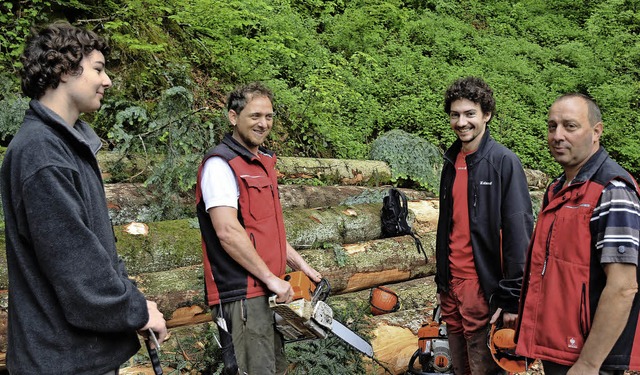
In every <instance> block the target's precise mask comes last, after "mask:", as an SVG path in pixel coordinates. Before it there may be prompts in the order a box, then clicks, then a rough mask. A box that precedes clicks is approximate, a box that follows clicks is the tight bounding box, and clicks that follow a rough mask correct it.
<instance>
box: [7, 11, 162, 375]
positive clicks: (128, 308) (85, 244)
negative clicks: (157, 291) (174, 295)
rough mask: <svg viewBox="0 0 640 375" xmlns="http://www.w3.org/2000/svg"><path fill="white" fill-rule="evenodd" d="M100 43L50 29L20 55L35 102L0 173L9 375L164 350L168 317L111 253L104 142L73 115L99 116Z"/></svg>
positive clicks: (103, 79)
mask: <svg viewBox="0 0 640 375" xmlns="http://www.w3.org/2000/svg"><path fill="white" fill-rule="evenodd" d="M107 51H108V48H107V44H106V43H105V41H104V40H103V39H102V38H100V37H99V36H97V35H96V34H95V33H93V32H91V31H87V30H84V29H81V28H77V27H74V26H71V25H69V24H67V23H55V24H52V25H49V26H47V27H45V28H43V29H42V30H41V31H40V32H38V33H35V34H33V35H32V36H31V37H30V39H29V40H28V41H27V46H26V48H25V50H24V53H23V54H22V56H21V61H22V65H23V69H22V72H21V74H22V90H23V92H24V94H25V95H27V96H28V97H30V98H31V99H32V100H31V102H30V103H29V109H28V110H27V111H26V114H25V117H24V121H23V123H22V126H21V128H20V130H19V131H18V132H17V133H16V135H15V137H14V138H13V139H12V141H11V143H10V144H9V147H8V148H7V151H6V154H5V158H4V162H3V164H2V169H1V171H0V176H1V179H0V181H1V184H2V203H3V209H4V216H5V236H6V250H7V265H8V273H9V285H10V288H9V318H8V340H7V345H8V346H7V368H8V370H9V372H10V373H11V374H21V375H36V374H76V375H78V374H86V375H95V374H117V373H118V368H119V367H120V365H121V364H122V363H124V362H125V361H127V360H128V359H129V358H130V357H131V356H132V355H133V354H135V353H136V352H137V351H138V349H139V348H140V343H139V340H138V336H137V335H136V331H146V330H147V329H152V330H153V331H155V332H157V334H158V341H160V342H162V341H163V340H164V339H165V337H166V334H167V330H166V326H165V321H164V318H163V316H162V314H161V313H160V312H159V311H158V309H157V306H156V304H155V303H154V302H151V301H147V300H146V299H145V297H144V295H142V293H141V292H140V291H139V290H138V289H137V288H136V286H135V284H134V283H133V282H132V281H131V280H129V278H128V277H127V273H126V270H125V267H124V264H123V262H122V259H120V258H119V257H118V254H117V252H116V246H115V238H114V232H113V228H112V226H111V221H110V219H109V214H108V211H107V204H106V199H105V193H104V188H103V182H102V178H101V175H100V170H99V168H98V162H97V160H96V153H97V151H98V150H99V149H100V147H101V141H100V139H99V138H98V136H97V135H96V133H95V132H94V131H93V130H92V129H91V127H90V126H89V125H88V124H87V123H85V122H84V121H82V120H80V119H79V116H80V114H82V113H87V112H93V111H96V110H98V109H99V108H100V105H101V101H102V98H103V97H104V94H105V90H106V89H108V88H109V87H110V86H111V80H110V79H109V77H108V76H107V73H106V71H105V56H104V55H105V54H106V53H107Z"/></svg>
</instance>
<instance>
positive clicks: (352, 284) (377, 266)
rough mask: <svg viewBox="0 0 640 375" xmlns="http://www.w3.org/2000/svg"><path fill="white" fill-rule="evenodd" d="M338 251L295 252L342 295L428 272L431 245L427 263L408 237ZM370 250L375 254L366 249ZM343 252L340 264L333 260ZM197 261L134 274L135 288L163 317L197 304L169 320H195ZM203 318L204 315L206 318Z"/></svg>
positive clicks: (199, 282)
mask: <svg viewBox="0 0 640 375" xmlns="http://www.w3.org/2000/svg"><path fill="white" fill-rule="evenodd" d="M428 241H431V239H427V238H423V244H424V245H425V248H427V249H432V248H433V245H432V244H429V243H428ZM339 248H340V249H341V250H337V249H336V251H334V250H327V249H311V250H302V251H300V254H301V255H302V257H303V258H305V260H306V261H307V262H309V264H311V265H312V266H313V267H314V268H316V269H317V270H318V271H320V272H321V273H322V274H323V275H324V276H325V277H326V278H327V279H328V280H329V282H330V283H331V288H332V294H334V295H335V294H343V293H348V292H351V291H355V290H366V289H368V288H371V287H373V286H377V285H381V284H385V283H397V282H400V281H406V280H410V279H415V278H419V277H423V276H426V275H433V273H434V272H435V262H434V261H433V250H427V254H429V257H430V262H429V263H428V264H425V261H424V258H423V257H422V255H419V254H417V251H416V248H415V244H414V242H413V239H412V238H411V237H409V236H404V237H395V238H388V239H382V240H374V241H368V242H365V243H362V244H358V245H354V246H349V245H346V246H344V247H339ZM368 251H369V252H370V251H373V252H375V254H370V253H368ZM338 257H343V261H344V265H342V266H341V265H339V264H338V261H337V259H338ZM202 272H203V271H202V266H201V265H200V264H198V265H193V266H188V267H181V268H177V269H172V270H167V271H161V272H150V273H143V274H139V275H136V276H135V277H134V279H135V280H136V282H137V284H138V287H139V288H140V289H141V290H142V291H143V292H144V293H145V295H146V296H147V298H149V299H150V300H153V301H156V302H157V303H158V308H159V309H160V311H161V312H162V313H163V314H164V315H165V317H166V318H167V319H171V317H172V316H173V315H174V314H176V312H178V310H179V309H181V308H184V307H187V308H191V307H192V306H198V307H199V309H183V311H179V312H178V315H176V318H178V317H179V318H180V319H182V321H178V320H176V321H174V322H172V323H171V324H172V325H174V326H179V325H184V324H192V323H190V322H189V321H188V319H186V320H185V317H188V315H189V314H191V315H192V317H193V318H194V319H195V320H196V321H200V320H201V318H202V317H201V316H200V314H202V313H206V310H207V305H206V303H205V302H204V294H203V289H204V281H203V273H202ZM206 319H208V318H206ZM206 319H205V320H206Z"/></svg>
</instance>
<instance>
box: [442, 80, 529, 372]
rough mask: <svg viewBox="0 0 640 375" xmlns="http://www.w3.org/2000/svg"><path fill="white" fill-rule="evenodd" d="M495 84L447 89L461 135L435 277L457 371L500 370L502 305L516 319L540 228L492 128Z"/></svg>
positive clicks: (445, 180) (448, 167)
mask: <svg viewBox="0 0 640 375" xmlns="http://www.w3.org/2000/svg"><path fill="white" fill-rule="evenodd" d="M494 109H495V100H494V98H493V92H492V90H491V88H490V87H489V86H488V85H487V84H486V83H485V82H484V81H482V80H481V79H479V78H475V77H467V78H462V79H459V80H457V81H456V82H454V83H453V84H452V85H451V86H450V87H449V89H448V90H447V92H446V94H445V112H446V113H447V114H448V115H449V121H450V123H451V129H453V131H454V132H455V133H456V135H457V136H458V139H457V140H456V141H455V142H454V143H453V145H452V146H451V147H450V148H449V150H447V152H446V153H445V155H444V167H443V169H442V178H441V182H440V218H439V221H438V232H437V240H436V267H437V273H436V283H437V287H438V299H439V301H440V303H441V307H442V317H443V319H444V321H445V322H446V323H447V329H448V334H449V346H450V349H451V355H452V364H453V367H454V372H455V373H456V374H461V375H462V374H469V373H471V374H473V375H481V374H494V373H497V372H500V371H501V369H500V368H499V367H498V366H497V365H496V363H495V362H494V361H493V360H492V358H491V353H490V352H489V349H488V347H487V329H488V328H489V324H490V318H491V316H492V314H494V312H496V311H497V310H498V309H499V311H498V312H497V313H496V317H497V315H499V314H500V312H502V313H503V316H502V318H503V322H504V324H505V325H507V326H513V325H515V320H516V318H517V315H516V314H517V311H518V296H519V293H520V287H521V285H522V273H523V269H524V262H525V253H526V250H527V245H528V243H529V238H530V236H531V231H532V227H533V215H532V210H531V199H530V196H529V190H528V186H527V180H526V177H525V175H524V170H523V169H522V165H521V164H520V160H519V159H518V157H517V156H516V155H515V154H514V153H513V152H511V151H510V150H509V149H507V148H506V147H504V146H502V145H501V144H499V143H497V142H496V141H494V140H493V138H491V136H490V134H489V128H488V123H489V121H491V118H492V116H493V113H494Z"/></svg>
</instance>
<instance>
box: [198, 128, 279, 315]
mask: <svg viewBox="0 0 640 375" xmlns="http://www.w3.org/2000/svg"><path fill="white" fill-rule="evenodd" d="M260 151H261V155H260V157H257V156H256V155H254V154H252V153H251V152H249V151H248V150H247V149H246V148H244V147H243V146H242V145H241V144H239V143H238V142H237V141H236V140H234V139H233V138H232V137H231V136H230V135H227V136H225V138H224V139H223V140H222V143H220V144H219V145H217V146H216V147H215V148H213V149H212V150H210V151H209V152H207V154H206V155H205V157H204V159H203V161H202V163H201V164H200V168H199V169H198V180H197V183H196V209H197V215H198V222H199V224H200V232H201V234H202V254H203V263H204V279H205V297H206V301H207V303H208V304H209V306H213V305H217V304H219V303H221V302H222V303H225V302H232V301H237V300H240V299H245V298H253V297H257V296H262V295H266V294H268V293H269V290H268V289H267V287H266V285H265V284H264V283H263V282H261V281H260V280H259V279H257V278H255V277H254V276H253V275H251V274H250V273H249V272H247V271H246V270H245V269H244V268H243V267H242V266H240V265H239V264H238V263H237V262H236V261H235V260H233V259H232V258H231V257H230V256H229V254H227V252H226V251H225V250H224V249H223V248H222V245H221V244H220V240H219V239H218V236H217V235H216V232H215V230H214V228H213V225H212V223H211V218H210V216H209V213H208V212H207V210H206V207H205V204H204V201H203V200H202V188H201V186H200V180H201V178H202V169H203V166H204V163H205V162H206V161H207V159H209V158H210V157H213V156H219V157H222V158H223V159H225V160H226V161H227V162H228V163H229V166H230V167H231V169H232V170H233V173H234V174H235V176H236V181H237V183H238V189H239V191H240V196H239V198H238V221H239V222H240V223H241V224H242V226H243V227H244V229H245V230H246V232H247V236H248V237H249V239H250V240H251V242H252V243H253V246H254V247H255V249H256V251H257V252H258V254H259V255H260V257H261V258H262V260H264V262H265V263H266V264H267V267H269V270H271V272H273V274H275V275H276V276H280V275H282V274H284V272H285V267H286V244H287V242H286V235H285V228H284V220H283V216H282V207H281V205H280V198H279V195H278V183H277V177H276V173H275V164H276V157H275V154H273V153H272V152H269V151H267V150H265V149H263V148H260Z"/></svg>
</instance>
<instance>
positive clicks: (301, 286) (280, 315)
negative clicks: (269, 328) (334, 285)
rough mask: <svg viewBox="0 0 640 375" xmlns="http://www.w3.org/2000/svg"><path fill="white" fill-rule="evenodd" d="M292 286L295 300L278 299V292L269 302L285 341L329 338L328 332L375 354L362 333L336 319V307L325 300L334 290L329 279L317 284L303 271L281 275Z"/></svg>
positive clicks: (366, 353)
mask: <svg viewBox="0 0 640 375" xmlns="http://www.w3.org/2000/svg"><path fill="white" fill-rule="evenodd" d="M281 278H282V279H283V280H285V281H288V282H289V283H290V284H291V287H292V288H293V293H294V295H293V301H292V302H289V303H286V304H285V303H278V302H276V296H271V297H270V298H269V306H270V307H271V309H272V310H273V311H274V312H275V313H276V327H277V328H278V330H279V331H280V333H282V335H283V336H284V339H285V341H286V342H293V341H302V340H313V339H323V338H326V337H327V335H328V334H329V332H333V334H334V335H336V336H338V337H339V338H341V339H342V340H344V341H345V342H346V343H347V344H349V345H351V346H352V347H353V348H355V349H357V350H358V351H360V352H362V353H363V354H365V355H367V356H369V357H373V347H372V346H371V344H369V343H368V342H367V341H365V340H364V339H363V338H362V337H360V336H358V335H357V334H356V333H354V332H353V331H351V330H350V329H349V328H347V327H345V326H344V325H343V324H342V323H340V322H339V321H337V320H335V319H333V310H332V309H331V307H330V306H329V305H327V304H326V303H325V300H326V299H327V297H328V296H329V293H330V292H331V286H330V285H329V281H328V280H327V279H322V280H321V281H320V282H319V283H318V285H314V283H313V282H312V281H311V279H309V277H307V275H305V274H304V273H303V272H301V271H295V272H291V273H288V274H285V275H283V276H282V277H281Z"/></svg>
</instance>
